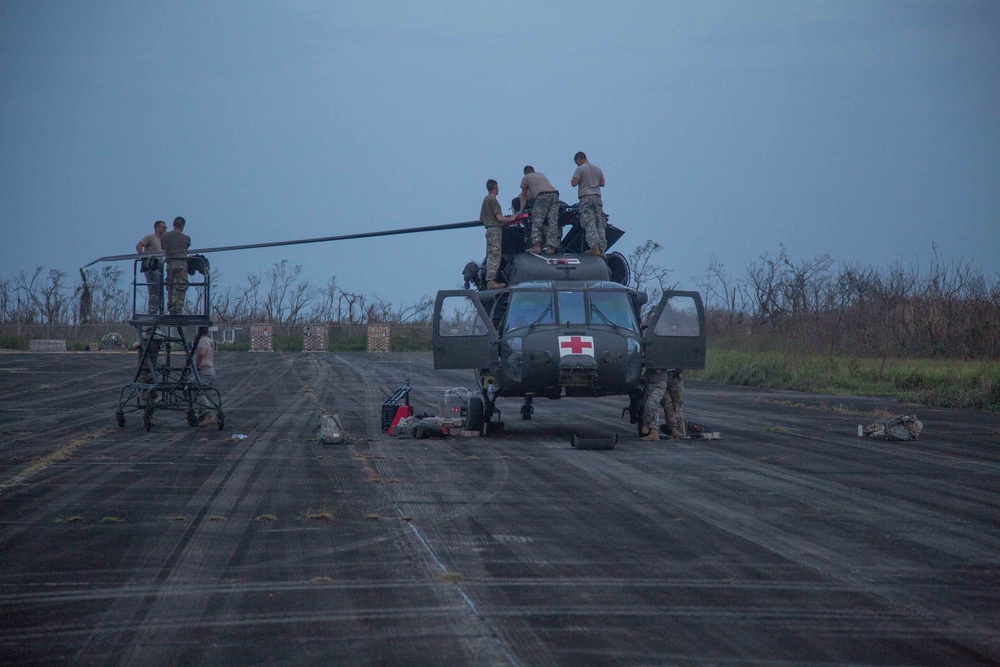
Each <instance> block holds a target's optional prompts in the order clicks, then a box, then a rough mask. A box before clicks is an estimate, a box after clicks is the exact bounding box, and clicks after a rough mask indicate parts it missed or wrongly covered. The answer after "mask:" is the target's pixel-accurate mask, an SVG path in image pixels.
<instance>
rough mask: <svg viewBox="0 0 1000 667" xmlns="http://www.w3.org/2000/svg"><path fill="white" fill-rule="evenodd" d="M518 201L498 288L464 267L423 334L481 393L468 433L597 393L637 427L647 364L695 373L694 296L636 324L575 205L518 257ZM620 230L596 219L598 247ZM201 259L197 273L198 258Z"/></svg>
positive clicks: (700, 355)
mask: <svg viewBox="0 0 1000 667" xmlns="http://www.w3.org/2000/svg"><path fill="white" fill-rule="evenodd" d="M519 204H520V202H519V201H518V199H516V198H515V199H514V200H513V202H512V208H513V209H514V213H515V214H518V215H517V219H516V221H515V222H514V223H509V224H507V225H505V226H504V228H503V231H502V242H501V261H500V268H499V273H498V276H497V280H498V281H500V282H503V283H506V285H505V286H504V287H502V288H500V289H488V288H487V284H488V283H487V281H486V277H485V264H486V262H485V260H484V261H483V262H482V264H478V263H476V262H469V263H467V264H466V265H465V266H464V268H463V270H462V277H463V280H464V289H461V290H442V291H439V292H438V293H437V295H436V298H435V301H434V311H433V324H432V334H431V344H432V349H433V359H434V368H435V369H438V370H441V369H468V370H472V371H474V372H475V376H476V379H477V384H478V388H479V390H480V391H479V394H478V395H476V394H474V395H473V396H472V397H471V398H470V399H469V402H468V406H467V414H468V418H467V419H468V423H469V424H470V425H472V426H473V428H471V429H470V430H475V429H476V428H478V429H479V430H481V431H485V432H486V433H491V432H497V431H499V430H501V428H502V424H501V423H500V422H499V416H500V412H499V410H498V409H497V399H499V398H501V397H506V398H523V403H522V405H521V407H520V413H521V418H522V419H523V420H530V419H531V417H532V414H533V413H534V403H533V402H534V399H535V398H548V399H553V400H558V399H561V398H587V397H603V396H628V399H629V403H628V406H627V407H626V408H624V409H623V410H622V416H623V417H624V416H625V415H628V417H629V421H630V422H631V423H633V424H637V428H639V429H640V430H641V417H642V395H643V390H644V384H645V377H644V376H645V369H646V368H658V369H675V370H697V369H703V368H704V367H705V350H706V335H705V309H704V306H703V303H702V300H701V296H700V295H699V293H698V292H694V291H683V290H664V291H663V294H662V296H661V298H660V301H659V302H658V303H657V304H656V305H655V307H654V308H653V309H652V311H651V313H650V315H649V317H648V318H647V319H646V321H645V322H644V321H643V319H642V311H643V307H644V306H646V305H647V302H648V295H647V294H646V293H645V292H642V291H639V290H637V289H634V288H631V287H629V286H628V285H629V282H630V279H631V269H630V267H629V263H628V260H627V258H626V257H625V256H624V255H622V254H621V253H619V252H610V253H605V255H604V256H601V255H593V254H589V253H587V252H586V251H587V250H588V249H589V248H588V247H587V242H586V235H585V233H584V230H583V227H582V225H581V223H580V219H579V212H578V210H577V206H576V205H568V204H566V203H564V202H559V218H558V220H559V229H560V232H562V233H561V236H560V238H561V241H560V243H559V247H558V248H557V249H556V250H555V253H554V254H551V255H548V254H546V255H543V254H538V253H529V252H526V248H527V244H526V239H530V238H531V236H530V233H531V228H530V222H529V216H528V211H529V210H530V203H529V205H528V208H527V210H526V211H524V212H520V211H519V210H518V209H519V208H520V206H519ZM605 217H606V218H607V216H606V214H605ZM473 227H479V228H481V227H482V223H481V222H480V221H478V220H475V221H469V222H459V223H449V224H440V225H428V226H423V227H409V228H402V229H393V230H383V231H375V232H360V233H356V234H347V235H341V236H330V237H321V238H313V239H300V240H291V241H275V242H270V243H255V244H246V245H238V246H220V247H213V248H201V249H193V250H190V251H189V257H190V256H192V255H199V256H203V255H205V254H206V253H211V252H223V251H230V250H246V249H251V248H268V247H277V246H287V245H298V244H306V243H320V242H329V241H343V240H349V239H360V238H371V237H378V236H392V235H398V234H411V233H420V232H430V231H445V230H454V229H463V228H473ZM623 234H624V232H623V231H622V230H620V229H619V228H617V227H615V226H614V225H612V224H611V223H610V222H608V223H606V231H605V236H606V240H607V249H610V248H611V247H612V246H613V245H614V244H615V243H616V242H617V241H618V240H619V239H620V238H621V237H622V235H623ZM142 257H144V256H140V255H135V254H127V255H113V256H107V257H101V258H99V259H96V260H94V261H93V262H91V263H90V264H88V265H87V266H90V265H92V264H96V263H98V262H103V261H118V260H126V259H131V260H134V261H138V260H139V259H141V258H142ZM145 257H149V254H148V253H147V254H146V255H145ZM196 261H199V260H196ZM200 261H203V262H204V266H205V267H206V268H207V261H205V260H204V259H202V260H200ZM206 311H207V304H206ZM206 314H207V312H206ZM175 324H179V322H176V323H175ZM199 324H203V323H202V322H199ZM494 418H496V420H494ZM496 426H500V427H501V428H496Z"/></svg>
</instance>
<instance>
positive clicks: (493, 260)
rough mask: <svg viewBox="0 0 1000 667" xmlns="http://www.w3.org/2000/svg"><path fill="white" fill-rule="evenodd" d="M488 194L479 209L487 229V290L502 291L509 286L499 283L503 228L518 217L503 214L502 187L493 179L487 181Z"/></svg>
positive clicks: (480, 216) (481, 220) (480, 219)
mask: <svg viewBox="0 0 1000 667" xmlns="http://www.w3.org/2000/svg"><path fill="white" fill-rule="evenodd" d="M486 192H487V194H486V198H485V199H483V206H482V208H480V209H479V221H480V222H481V223H483V226H484V227H486V289H501V288H503V287H506V286H507V283H499V282H497V271H498V270H499V269H500V245H501V241H502V239H503V226H504V223H508V222H514V221H515V220H517V216H513V215H502V214H501V212H500V202H498V201H497V195H498V194H499V193H500V187H499V186H498V185H497V182H496V181H494V180H493V179H492V178H491V179H489V180H488V181H486Z"/></svg>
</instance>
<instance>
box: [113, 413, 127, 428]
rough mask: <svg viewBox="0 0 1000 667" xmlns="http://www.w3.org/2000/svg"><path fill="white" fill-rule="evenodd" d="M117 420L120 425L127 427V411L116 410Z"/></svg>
mask: <svg viewBox="0 0 1000 667" xmlns="http://www.w3.org/2000/svg"><path fill="white" fill-rule="evenodd" d="M115 421H116V422H118V425H119V426H121V427H122V428H125V413H124V412H122V411H121V410H119V411H118V412H116V413H115Z"/></svg>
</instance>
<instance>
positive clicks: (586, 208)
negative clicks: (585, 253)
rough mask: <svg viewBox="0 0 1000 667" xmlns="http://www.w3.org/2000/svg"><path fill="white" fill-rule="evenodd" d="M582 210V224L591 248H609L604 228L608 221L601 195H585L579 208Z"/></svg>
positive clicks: (603, 249) (602, 249)
mask: <svg viewBox="0 0 1000 667" xmlns="http://www.w3.org/2000/svg"><path fill="white" fill-rule="evenodd" d="M577 210H578V211H579V212H580V226H581V227H583V231H584V232H586V234H587V245H588V246H589V247H590V248H600V249H601V252H604V251H605V250H607V249H608V241H607V239H606V238H605V237H604V230H605V228H606V227H607V224H608V221H607V219H606V218H605V217H604V202H602V201H601V195H583V196H582V197H580V204H579V206H578V208H577Z"/></svg>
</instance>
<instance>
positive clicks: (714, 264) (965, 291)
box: [0, 240, 1000, 359]
mask: <svg viewBox="0 0 1000 667" xmlns="http://www.w3.org/2000/svg"><path fill="white" fill-rule="evenodd" d="M662 249H663V248H662V246H661V245H660V244H659V243H656V242H654V241H652V240H647V241H646V242H644V243H643V244H641V245H639V246H637V247H636V248H635V249H634V250H633V251H632V252H630V253H628V260H629V265H630V266H631V268H632V274H631V277H630V284H631V286H632V287H635V288H637V289H640V290H642V291H645V292H647V293H648V294H649V301H648V303H647V305H646V308H645V310H646V313H648V311H649V310H650V309H651V308H652V307H654V306H655V304H656V303H657V302H658V301H659V298H660V294H661V293H662V291H663V290H665V289H675V288H677V284H676V283H675V282H673V281H672V279H671V274H672V270H671V269H666V268H664V267H663V266H662V265H660V264H659V263H658V262H657V254H658V253H659V252H660V251H661V250H662ZM212 278H213V286H214V287H213V289H214V293H213V294H212V316H213V318H214V319H216V320H218V321H220V322H225V323H228V324H242V323H248V322H271V323H274V324H301V323H307V322H310V323H328V324H349V325H367V324H374V323H384V324H427V323H429V322H430V319H431V315H432V310H433V305H434V303H433V298H432V297H431V296H423V297H421V298H420V299H419V300H417V302H415V303H413V304H393V303H392V302H391V301H389V300H388V299H384V298H382V297H379V296H378V295H375V294H364V293H359V292H351V291H347V290H344V289H342V288H341V287H340V286H339V285H338V284H337V279H336V277H335V276H331V277H330V278H329V279H328V280H327V281H326V282H325V283H324V284H322V285H319V284H314V283H312V282H310V281H309V280H306V279H304V278H303V276H302V266H301V265H293V264H289V262H288V260H282V261H280V262H277V263H275V264H274V265H273V266H272V267H271V268H270V269H268V270H266V271H263V272H251V273H248V274H246V277H245V280H244V281H243V282H241V283H239V284H227V281H226V280H225V279H224V277H223V276H221V275H220V274H219V272H216V273H215V274H214V275H213V277H212ZM696 283H697V286H698V288H699V290H700V292H701V294H702V296H703V298H704V300H705V305H706V308H707V311H708V321H709V332H708V333H709V338H710V340H712V341H713V344H723V345H730V346H751V347H753V346H765V347H781V348H784V349H796V350H800V351H804V352H808V353H814V354H837V355H848V356H866V357H886V356H894V357H938V358H965V359H968V358H978V359H995V358H997V356H998V354H1000V275H993V276H987V275H985V274H983V272H982V270H981V269H979V268H978V267H977V266H975V265H973V264H971V263H969V262H964V261H961V260H959V261H944V260H942V259H940V258H939V257H938V255H937V251H936V248H934V253H933V257H932V259H931V261H930V262H929V264H928V265H927V266H925V267H920V266H919V265H911V266H905V265H903V264H902V262H900V261H896V262H895V263H893V264H891V265H889V266H888V267H886V268H876V267H871V266H863V265H860V264H857V263H847V264H840V265H838V264H836V263H835V262H834V260H833V258H832V257H830V256H829V255H826V254H823V255H818V256H816V257H813V258H809V259H795V258H793V257H791V256H790V255H789V254H788V252H787V250H786V248H785V247H784V246H781V245H779V248H778V251H777V252H776V253H770V252H765V253H764V254H762V255H759V256H758V257H756V258H754V259H752V260H750V261H748V262H747V263H746V264H745V265H744V266H743V267H742V268H741V269H740V270H738V271H735V272H731V271H730V270H728V269H727V267H725V266H724V265H723V264H721V263H720V262H718V261H716V260H715V259H713V260H712V261H711V262H710V263H709V266H708V268H707V269H706V271H705V273H704V275H703V276H702V277H701V278H700V279H698V280H697V281H696ZM220 285H222V287H220ZM144 289H145V288H143V287H140V288H139V290H140V298H142V299H144V298H145V294H144V293H143V292H144ZM131 310H132V285H131V280H129V279H127V278H126V277H125V276H124V272H123V271H122V269H121V268H120V267H118V266H115V265H107V266H103V267H100V268H90V269H81V270H80V274H79V278H75V279H70V277H69V275H68V274H67V273H66V272H64V271H60V270H58V269H48V270H46V269H45V268H44V267H41V266H39V267H36V269H35V270H34V271H33V272H27V271H22V272H19V273H17V274H15V275H13V276H12V277H10V278H7V279H4V280H0V323H7V324H12V323H21V324H69V325H76V324H85V323H122V322H126V321H127V320H128V319H129V318H130V316H131ZM644 314H645V313H644Z"/></svg>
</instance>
